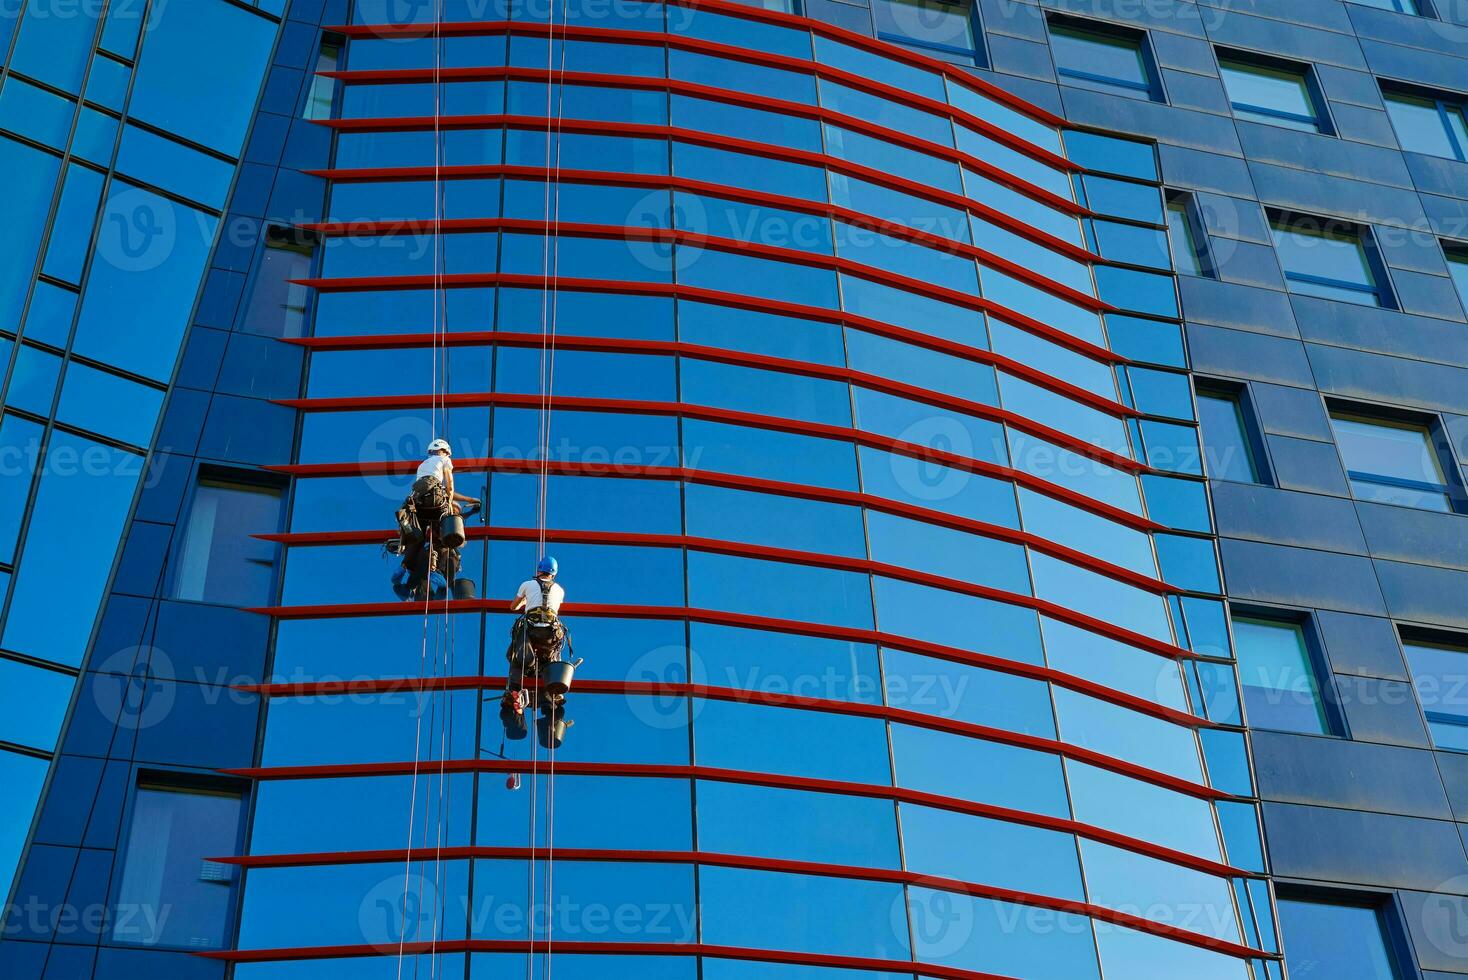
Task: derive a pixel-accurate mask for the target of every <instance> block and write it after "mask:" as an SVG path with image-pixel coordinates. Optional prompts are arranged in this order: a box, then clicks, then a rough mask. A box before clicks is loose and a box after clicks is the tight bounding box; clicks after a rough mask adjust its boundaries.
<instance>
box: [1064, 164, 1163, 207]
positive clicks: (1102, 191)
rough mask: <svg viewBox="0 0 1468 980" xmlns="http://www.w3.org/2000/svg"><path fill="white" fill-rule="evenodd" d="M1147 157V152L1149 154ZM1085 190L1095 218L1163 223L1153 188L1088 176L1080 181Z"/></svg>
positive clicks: (1159, 197)
mask: <svg viewBox="0 0 1468 980" xmlns="http://www.w3.org/2000/svg"><path fill="white" fill-rule="evenodd" d="M1148 152H1149V153H1150V152H1151V151H1150V149H1149V150H1148ZM1081 186H1082V188H1083V189H1084V190H1085V198H1086V200H1085V203H1086V205H1087V206H1088V207H1090V209H1091V210H1092V211H1095V212H1097V213H1098V214H1109V215H1115V216H1116V217H1119V218H1130V219H1131V220H1133V221H1145V222H1147V223H1148V224H1154V225H1160V224H1162V223H1163V221H1164V218H1163V213H1162V195H1161V194H1160V193H1159V192H1158V190H1157V188H1156V187H1153V186H1148V185H1146V184H1133V183H1128V182H1126V181H1121V180H1112V179H1110V178H1108V177H1097V176H1095V175H1094V174H1087V175H1086V176H1085V177H1083V178H1081Z"/></svg>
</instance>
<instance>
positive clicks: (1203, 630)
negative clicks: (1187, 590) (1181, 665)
mask: <svg viewBox="0 0 1468 980" xmlns="http://www.w3.org/2000/svg"><path fill="white" fill-rule="evenodd" d="M1182 605H1183V616H1184V617H1185V618H1186V619H1187V621H1188V638H1189V640H1190V641H1191V646H1192V650H1193V652H1195V653H1201V654H1203V655H1204V656H1209V657H1232V656H1233V650H1232V648H1231V647H1230V646H1229V640H1228V622H1227V618H1226V617H1225V615H1224V611H1223V603H1221V602H1219V601H1217V600H1216V599H1198V598H1194V597H1191V596H1184V597H1183V600H1182Z"/></svg>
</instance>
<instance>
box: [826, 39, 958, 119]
mask: <svg viewBox="0 0 1468 980" xmlns="http://www.w3.org/2000/svg"><path fill="white" fill-rule="evenodd" d="M815 47H816V60H817V61H819V62H820V63H821V64H823V65H830V66H832V67H833V68H840V69H842V70H843V71H848V72H851V73H852V74H854V75H859V76H861V77H863V78H871V79H874V80H876V81H880V82H885V83H886V84H888V85H893V86H896V87H897V88H900V89H902V90H903V91H904V92H912V93H913V94H915V95H920V96H922V97H924V98H928V99H937V100H938V101H940V102H941V101H944V100H945V99H946V93H945V91H944V86H943V78H942V76H941V75H939V74H937V73H936V72H932V71H928V70H927V69H924V68H918V67H915V66H913V65H909V64H907V63H906V62H903V61H900V60H898V59H896V58H892V57H889V56H887V55H886V54H881V53H877V52H873V51H868V50H865V49H863V48H859V47H857V46H856V45H853V44H846V43H844V42H842V41H838V40H836V39H835V38H831V37H827V36H825V35H824V34H820V33H817V34H816V35H815Z"/></svg>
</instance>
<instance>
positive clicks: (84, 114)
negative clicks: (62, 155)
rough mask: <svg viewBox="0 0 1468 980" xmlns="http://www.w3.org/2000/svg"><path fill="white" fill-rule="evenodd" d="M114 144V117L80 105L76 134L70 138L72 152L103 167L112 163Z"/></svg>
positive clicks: (115, 140) (115, 131) (115, 137)
mask: <svg viewBox="0 0 1468 980" xmlns="http://www.w3.org/2000/svg"><path fill="white" fill-rule="evenodd" d="M116 145H117V119H116V117H114V116H109V115H107V114H105V113H102V112H98V111H97V110H96V109H93V108H91V107H90V106H82V111H81V115H79V116H78V117H77V121H76V134H75V135H74V136H72V138H71V152H72V154H73V155H74V156H76V157H79V158H80V159H83V160H90V161H91V162H92V163H95V164H97V165H99V166H103V167H105V166H108V165H110V164H111V163H112V149H113V147H114V146H116Z"/></svg>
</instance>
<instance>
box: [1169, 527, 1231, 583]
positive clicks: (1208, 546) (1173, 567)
mask: <svg viewBox="0 0 1468 980" xmlns="http://www.w3.org/2000/svg"><path fill="white" fill-rule="evenodd" d="M1153 540H1154V541H1156V543H1157V560H1158V561H1159V562H1161V564H1162V578H1163V580H1164V581H1166V582H1167V583H1168V584H1170V585H1176V586H1178V587H1180V588H1183V589H1187V590H1188V591H1189V592H1222V591H1223V583H1222V582H1220V581H1219V578H1218V556H1217V555H1216V554H1215V552H1214V550H1213V541H1212V539H1210V538H1190V537H1182V536H1181V535H1176V534H1158V535H1156V536H1155V537H1154V538H1153Z"/></svg>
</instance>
